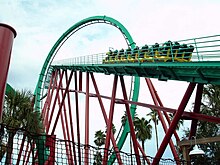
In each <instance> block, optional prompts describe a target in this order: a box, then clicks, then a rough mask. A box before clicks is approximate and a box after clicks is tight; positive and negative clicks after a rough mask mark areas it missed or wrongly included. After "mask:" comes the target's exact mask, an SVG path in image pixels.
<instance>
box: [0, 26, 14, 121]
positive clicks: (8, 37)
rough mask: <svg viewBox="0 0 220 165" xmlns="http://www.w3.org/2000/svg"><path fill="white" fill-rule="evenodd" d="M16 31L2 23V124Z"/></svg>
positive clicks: (0, 86) (0, 42) (0, 82)
mask: <svg viewBox="0 0 220 165" xmlns="http://www.w3.org/2000/svg"><path fill="white" fill-rule="evenodd" d="M15 37H16V31H15V30H14V29H13V28H12V27H11V26H9V25H6V24H2V23H0V122H1V121H2V109H3V101H4V96H5V87H6V80H7V75H8V68H9V64H10V59H11V49H12V45H13V40H14V38H15Z"/></svg>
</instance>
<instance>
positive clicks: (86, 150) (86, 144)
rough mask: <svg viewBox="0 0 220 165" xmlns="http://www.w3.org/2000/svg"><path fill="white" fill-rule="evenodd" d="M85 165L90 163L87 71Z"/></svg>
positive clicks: (87, 84) (87, 77)
mask: <svg viewBox="0 0 220 165" xmlns="http://www.w3.org/2000/svg"><path fill="white" fill-rule="evenodd" d="M84 163H85V165H88V164H89V73H88V72H86V107H85V156H84Z"/></svg>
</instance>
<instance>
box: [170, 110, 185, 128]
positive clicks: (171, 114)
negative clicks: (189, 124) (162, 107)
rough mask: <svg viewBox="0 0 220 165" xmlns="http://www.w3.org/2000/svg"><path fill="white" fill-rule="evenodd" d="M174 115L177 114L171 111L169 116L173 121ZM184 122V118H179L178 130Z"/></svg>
mask: <svg viewBox="0 0 220 165" xmlns="http://www.w3.org/2000/svg"><path fill="white" fill-rule="evenodd" d="M174 115H175V114H174V113H169V117H170V119H171V121H172V120H173V118H174ZM183 122H184V120H183V119H180V120H179V122H178V124H177V126H176V130H177V131H178V130H179V129H180V126H181V125H183Z"/></svg>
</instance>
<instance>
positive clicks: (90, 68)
mask: <svg viewBox="0 0 220 165" xmlns="http://www.w3.org/2000/svg"><path fill="white" fill-rule="evenodd" d="M96 23H104V24H107V25H111V26H114V27H116V28H117V29H118V30H119V31H120V32H121V33H122V35H123V37H124V39H125V41H126V43H127V45H128V48H123V49H116V50H109V51H106V52H105V53H100V54H94V55H87V56H80V57H75V58H71V59H66V60H65V59H64V60H60V61H54V58H55V56H56V55H57V53H58V51H59V50H60V48H61V47H62V46H63V45H64V44H65V42H66V41H67V40H68V39H69V38H70V37H71V36H73V35H74V34H75V33H76V32H77V31H79V30H80V29H82V28H84V27H87V26H89V25H93V24H96ZM219 71H220V35H213V36H207V37H199V38H193V39H186V40H179V41H169V40H168V41H167V42H164V43H155V44H153V45H150V44H149V45H148V44H146V45H144V46H140V47H138V46H136V44H135V42H134V41H133V39H132V37H131V35H130V34H129V32H128V30H127V29H126V28H125V27H124V26H123V25H122V24H121V23H120V22H118V21H117V20H115V19H113V18H111V17H107V16H94V17H89V18H86V19H83V20H81V21H79V22H78V23H76V24H74V25H73V26H72V27H70V28H69V29H68V30H67V31H66V32H65V33H64V34H63V35H62V36H61V37H60V38H59V39H58V40H57V42H56V43H55V45H54V46H53V47H52V49H51V50H50V52H49V54H48V56H47V58H46V60H45V62H44V64H43V67H42V70H41V73H40V76H39V79H38V83H37V86H36V89H35V96H36V99H35V105H34V106H35V109H36V110H37V111H40V112H41V114H42V119H43V120H42V122H43V124H44V126H45V134H46V135H52V136H55V135H56V132H55V131H56V130H57V129H58V125H59V124H61V126H62V131H63V138H64V140H65V151H66V152H65V153H66V159H67V164H90V163H92V162H90V161H89V160H90V157H91V154H90V147H89V146H90V142H91V139H90V136H89V135H90V133H89V130H90V128H91V125H90V124H91V123H93V122H95V121H91V118H90V114H91V113H92V110H94V108H92V107H90V104H92V102H93V101H94V100H96V101H97V102H98V105H99V108H98V109H99V110H100V113H101V114H102V116H103V121H104V123H105V125H106V128H107V131H106V140H105V147H104V148H105V150H104V152H103V159H102V164H114V163H115V164H125V162H123V160H122V158H121V155H120V151H121V149H122V147H123V146H124V144H125V141H126V139H127V137H128V134H129V133H130V135H131V139H132V145H133V149H134V153H135V154H134V155H135V162H136V164H138V165H140V164H141V158H142V157H143V159H144V160H145V161H146V163H147V164H153V165H156V164H159V163H160V160H161V157H162V155H163V153H164V151H165V149H166V148H167V146H168V145H169V146H170V149H171V152H172V154H173V157H174V160H175V163H176V164H181V163H180V162H181V161H180V158H179V155H178V153H177V150H176V148H175V145H174V142H173V140H172V138H171V137H172V135H174V137H175V138H176V141H180V138H179V136H178V134H177V132H176V130H175V129H176V126H177V124H178V122H179V120H180V119H187V120H191V121H192V122H191V128H190V137H189V139H191V137H192V136H195V135H196V128H197V123H198V120H205V121H209V122H214V123H220V118H218V117H213V116H208V115H206V114H201V113H200V112H199V109H200V105H201V98H202V91H203V86H204V84H218V85H219V84H220V74H219ZM96 73H101V74H102V75H103V77H104V76H107V77H108V76H109V75H112V76H113V78H112V79H111V81H109V84H111V83H112V90H111V93H110V94H109V95H107V94H103V93H105V91H100V87H99V86H98V84H100V81H101V80H100V79H97V78H96V77H95V76H96V75H95V74H96ZM109 77H110V76H109ZM124 77H134V78H133V79H132V80H133V81H131V85H132V86H131V88H130V89H127V86H128V84H126V82H127V81H126V80H125V78H124ZM151 78H154V79H158V80H163V81H169V80H175V81H184V82H188V88H187V89H186V91H185V94H184V95H183V97H182V100H180V104H179V106H178V107H177V109H174V108H168V107H164V105H163V103H162V101H161V99H160V97H159V95H158V93H157V91H156V89H155V87H154V85H153V83H152V81H151ZM141 79H143V80H144V81H145V82H146V85H147V87H148V90H149V93H150V95H151V98H152V100H153V104H150V103H145V102H141V101H139V92H140V91H139V90H140V87H141V85H140V80H141ZM118 80H120V84H121V91H122V95H121V96H120V97H116V94H117V93H118V92H117V91H118V90H117V84H118ZM101 83H102V82H101ZM91 84H92V85H93V89H91V87H90V85H91ZM195 89H196V94H195V104H194V109H193V112H189V111H185V108H186V105H187V103H188V102H189V99H190V97H191V96H192V95H193V92H194V90H195ZM129 92H131V97H129V96H128V93H129ZM81 95H83V98H84V103H83V106H82V107H83V108H82V107H80V104H81V101H80V96H81ZM105 100H108V101H109V102H108V105H105V104H104V102H105ZM118 105H123V107H124V110H125V111H126V114H127V121H126V124H125V126H124V127H123V131H122V132H121V133H120V135H119V138H118V139H116V138H115V137H114V135H113V133H112V131H111V130H112V123H113V118H114V116H115V115H116V114H115V113H114V109H115V107H116V106H118ZM106 106H109V111H107V108H106ZM137 107H142V108H146V109H152V110H155V111H157V113H158V116H159V120H160V122H161V124H162V127H163V130H164V133H165V136H164V137H163V140H162V142H161V144H160V147H159V149H158V151H157V152H156V155H155V157H154V159H153V160H152V161H150V160H149V159H148V157H147V153H145V151H144V150H143V148H142V147H141V146H140V144H139V142H138V141H137V139H136V135H135V131H134V125H133V122H132V121H133V119H134V116H135V112H136V109H137ZM82 112H83V113H84V116H82V115H81V114H80V113H82ZM107 112H108V113H109V114H107ZM94 113H97V112H94ZM169 113H171V114H173V115H174V117H173V119H172V120H171V119H170V118H169V115H168V114H169ZM82 118H84V119H82ZM59 121H60V123H59ZM82 123H83V124H82ZM82 127H83V128H84V129H82ZM82 132H83V133H82ZM82 134H83V135H82ZM70 141H71V142H73V143H70ZM110 142H111V143H112V145H111V144H110ZM44 144H45V139H44V140H41V141H40V143H37V150H38V157H39V159H38V161H39V162H38V163H39V164H41V165H43V164H47V163H48V162H50V163H51V164H54V162H53V161H54V159H52V158H54V157H55V153H54V152H53V150H52V149H51V148H49V149H48V148H47V150H46V149H42V148H40V147H39V145H44ZM74 144H84V150H83V151H82V149H81V148H80V145H77V146H75V145H74ZM111 146H112V147H113V151H114V152H113V153H112V152H111V153H110V152H109V150H110V147H111ZM43 148H44V147H43ZM45 155H47V156H45Z"/></svg>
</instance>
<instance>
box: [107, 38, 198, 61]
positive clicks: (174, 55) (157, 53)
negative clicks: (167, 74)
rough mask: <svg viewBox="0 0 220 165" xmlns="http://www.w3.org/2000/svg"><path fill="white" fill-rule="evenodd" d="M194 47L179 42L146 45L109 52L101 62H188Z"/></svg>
mask: <svg viewBox="0 0 220 165" xmlns="http://www.w3.org/2000/svg"><path fill="white" fill-rule="evenodd" d="M193 50H194V46H192V45H189V46H188V45H187V44H182V45H180V44H179V42H174V43H172V42H171V41H167V42H165V43H164V44H162V46H160V45H159V44H158V43H155V44H154V45H152V46H150V47H149V46H148V45H147V44H146V45H144V46H143V47H141V48H139V47H138V46H136V47H135V48H134V49H133V50H131V48H128V49H126V50H124V49H121V50H119V51H118V50H114V51H112V50H110V51H109V52H107V53H106V55H107V57H106V58H105V59H104V60H103V63H104V64H107V63H123V62H141V63H142V62H157V61H159V62H160V61H162V62H169V61H172V62H173V61H177V62H190V61H191V57H192V52H193Z"/></svg>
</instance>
